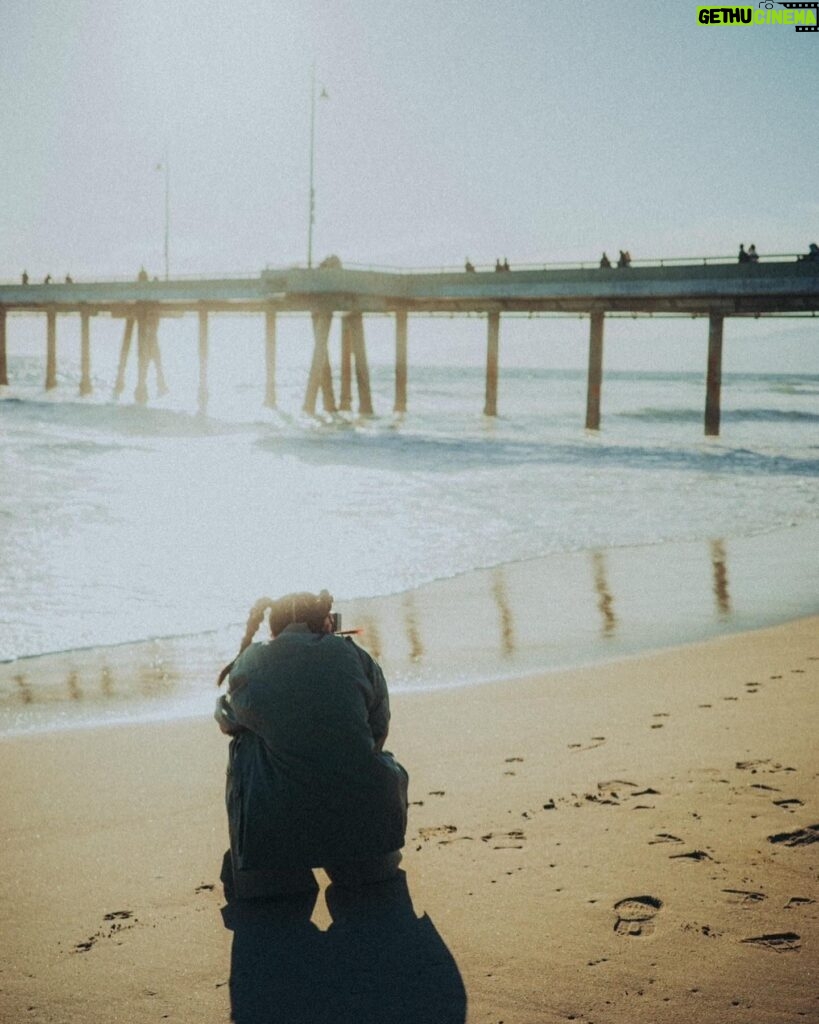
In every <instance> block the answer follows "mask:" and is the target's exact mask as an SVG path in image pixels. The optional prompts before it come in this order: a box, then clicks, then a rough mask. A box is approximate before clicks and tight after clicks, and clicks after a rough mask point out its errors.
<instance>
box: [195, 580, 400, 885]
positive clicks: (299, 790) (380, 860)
mask: <svg viewBox="0 0 819 1024" xmlns="http://www.w3.org/2000/svg"><path fill="white" fill-rule="evenodd" d="M332 604H333V599H332V597H331V595H330V594H329V593H328V592H327V591H326V590H322V592H321V593H320V594H310V593H296V594H287V595H285V596H284V597H281V598H279V599H278V600H276V601H272V600H270V599H269V598H261V599H260V600H258V601H257V602H256V603H255V604H254V605H253V607H252V608H251V610H250V616H249V618H248V620H247V628H246V630H245V635H244V638H243V639H242V643H241V647H240V651H239V655H238V656H237V658H236V659H235V661H233V662H231V664H230V665H227V666H225V668H224V669H223V670H222V672H221V674H220V676H219V683H220V684H221V683H222V681H223V680H224V679H226V678H227V680H228V692H227V694H224V695H222V696H220V697H219V700H218V702H217V705H216V712H215V718H216V721H217V723H218V724H219V728H220V729H221V730H222V732H223V733H225V734H227V735H229V736H230V737H231V743H230V754H229V761H228V779H227V791H226V802H227V813H228V825H229V833H230V856H229V859H228V858H227V856H226V860H225V865H224V872H223V881H224V882H225V888H226V894H227V895H228V898H229V899H230V898H234V897H235V898H238V899H247V898H254V897H272V896H282V895H289V894H296V893H300V892H315V891H316V890H317V888H318V887H317V885H316V881H315V878H314V876H313V872H312V869H313V868H316V867H321V868H323V869H324V870H325V871H326V872H327V874H328V875H329V876H330V878H331V880H332V881H333V882H334V883H335V884H336V885H340V886H342V887H357V886H359V885H366V884H369V883H374V882H379V881H384V880H386V879H387V878H392V877H393V876H394V875H395V874H396V873H397V871H398V865H399V863H400V860H401V854H400V849H401V847H402V846H403V845H404V839H405V832H406V826H407V784H408V776H407V773H406V771H405V770H404V768H403V767H402V766H401V765H400V764H399V763H398V762H397V761H396V760H395V758H394V757H393V755H392V754H390V753H388V752H387V751H385V750H384V741H385V740H386V738H387V731H388V727H389V720H390V708H389V696H388V694H387V684H386V682H385V680H384V676H383V673H382V672H381V669H380V668H379V666H378V664H377V663H376V662H375V661H374V660H373V658H372V657H370V655H369V654H368V653H367V652H366V651H365V650H363V649H362V648H360V647H358V646H357V645H356V644H355V643H354V642H353V641H352V639H351V638H349V637H346V636H339V635H336V634H335V632H334V630H335V629H336V628H337V625H336V617H335V616H333V615H331V613H330V609H331V608H332ZM268 612H269V625H270V632H271V635H272V640H271V641H269V642H268V643H255V644H254V643H252V642H251V641H252V640H253V637H254V635H255V633H256V630H257V629H258V627H259V626H260V625H261V623H262V621H263V620H264V617H265V615H266V614H267V613H268ZM228 865H229V866H228Z"/></svg>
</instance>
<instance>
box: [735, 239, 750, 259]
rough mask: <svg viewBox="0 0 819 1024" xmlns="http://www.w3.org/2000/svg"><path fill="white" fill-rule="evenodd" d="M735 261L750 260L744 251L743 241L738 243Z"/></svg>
mask: <svg viewBox="0 0 819 1024" xmlns="http://www.w3.org/2000/svg"><path fill="white" fill-rule="evenodd" d="M737 262H738V263H750V262H751V257H750V256H749V255H748V253H747V252H746V251H745V243H744V242H740V243H739V255H738V256H737Z"/></svg>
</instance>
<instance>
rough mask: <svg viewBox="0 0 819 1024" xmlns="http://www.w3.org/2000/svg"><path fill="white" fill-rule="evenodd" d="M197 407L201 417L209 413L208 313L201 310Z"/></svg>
mask: <svg viewBox="0 0 819 1024" xmlns="http://www.w3.org/2000/svg"><path fill="white" fill-rule="evenodd" d="M197 405H198V411H199V415H200V416H206V415H207V412H208V311H207V310H206V309H200V310H199V393H198V396H197Z"/></svg>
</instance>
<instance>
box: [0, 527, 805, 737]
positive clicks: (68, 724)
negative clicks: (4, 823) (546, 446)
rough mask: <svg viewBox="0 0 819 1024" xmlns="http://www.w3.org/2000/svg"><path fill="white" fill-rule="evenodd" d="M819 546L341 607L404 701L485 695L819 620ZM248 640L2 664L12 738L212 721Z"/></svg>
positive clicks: (801, 541) (635, 558) (786, 545)
mask: <svg viewBox="0 0 819 1024" xmlns="http://www.w3.org/2000/svg"><path fill="white" fill-rule="evenodd" d="M817 547H819V523H805V524H802V525H801V526H799V527H791V528H787V529H783V530H778V531H774V532H772V533H769V534H764V535H761V536H755V537H740V538H732V539H729V540H720V539H717V538H715V539H712V540H710V541H688V542H674V543H667V544H659V545H642V546H636V547H625V548H611V549H601V550H591V551H577V552H566V553H561V554H552V555H548V556H544V557H542V558H535V559H531V560H529V561H525V562H517V563H510V564H506V565H500V566H497V567H495V568H491V569H479V570H475V571H472V572H468V573H464V574H463V575H461V576H457V577H454V578H450V579H443V580H438V581H435V582H431V583H427V584H425V585H424V586H421V587H418V588H417V589H415V590H411V591H407V592H404V593H400V594H392V595H387V596H381V597H370V598H359V599H353V600H344V599H339V600H338V601H337V602H336V606H337V608H338V609H339V610H340V611H341V612H342V613H343V620H344V625H345V627H347V628H349V627H355V628H358V629H360V630H361V635H360V637H359V641H360V642H361V643H362V644H363V645H364V646H365V647H367V649H368V650H369V651H370V652H371V653H372V654H373V655H374V656H375V657H376V658H377V659H378V660H379V662H380V663H381V665H382V666H383V668H384V671H385V673H386V676H387V679H388V680H389V683H390V687H391V690H392V692H393V693H394V694H398V693H402V692H404V691H417V690H426V689H434V688H443V687H451V686H463V685H465V684H468V685H473V684H475V683H477V682H485V681H487V680H497V681H500V680H509V679H513V678H518V677H523V676H526V675H528V674H531V673H535V672H543V671H552V670H555V669H562V668H571V667H576V666H579V665H581V664H589V663H595V662H604V661H610V660H612V659H613V658H620V657H623V656H626V655H630V654H636V653H639V652H641V651H647V650H651V649H656V648H661V647H667V646H671V645H678V644H684V643H691V642H696V641H700V640H705V639H708V638H710V637H713V636H720V635H726V634H730V633H737V632H742V631H748V630H751V629H759V628H762V627H766V626H771V625H775V624H776V623H779V622H785V621H789V620H791V619H796V618H801V617H804V616H807V615H814V614H818V613H819V595H818V594H817V589H816V571H815V558H812V557H809V555H810V554H812V552H814V551H816V550H817ZM321 582H322V581H318V583H317V585H316V587H315V589H319V586H320V584H321ZM255 596H256V595H252V594H251V595H248V605H249V604H250V602H251V601H252V600H253V598H254V597H255ZM241 611H242V610H241V609H237V613H238V614H241ZM243 630H244V624H243V623H242V624H239V623H238V622H237V623H236V624H235V625H233V626H231V627H230V628H224V629H220V630H217V631H213V632H210V633H202V634H198V635H191V636H187V637H170V638H167V639H159V640H150V641H144V642H140V643H128V644H121V645H119V646H113V647H97V648H91V649H89V650H79V651H66V652H63V653H57V654H51V655H44V656H40V657H32V658H22V659H20V660H18V661H15V662H10V663H0V737H2V736H3V735H9V734H15V733H20V732H32V731H33V732H36V731H41V730H49V729H63V728H75V727H77V726H81V725H85V726H89V725H99V724H112V723H114V722H117V721H127V722H133V721H135V720H153V721H163V720H164V721H167V720H169V719H171V718H184V717H191V716H197V715H198V716H200V717H201V716H203V715H209V714H210V709H211V703H212V694H211V689H212V684H213V680H214V678H215V675H216V672H217V670H218V668H219V667H220V666H221V665H223V664H225V662H227V661H229V660H230V659H231V658H232V657H233V656H234V655H235V652H236V646H237V644H238V641H239V638H240V637H241V635H242V632H243ZM259 638H260V639H261V638H262V635H261V633H260V634H259Z"/></svg>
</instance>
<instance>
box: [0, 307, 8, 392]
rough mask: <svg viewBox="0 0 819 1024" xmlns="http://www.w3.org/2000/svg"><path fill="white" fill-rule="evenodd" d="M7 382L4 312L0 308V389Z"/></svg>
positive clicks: (2, 308) (3, 309)
mask: <svg viewBox="0 0 819 1024" xmlns="http://www.w3.org/2000/svg"><path fill="white" fill-rule="evenodd" d="M8 382H9V373H8V364H7V362H6V310H5V308H4V307H3V306H0V387H1V386H3V385H4V384H8Z"/></svg>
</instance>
